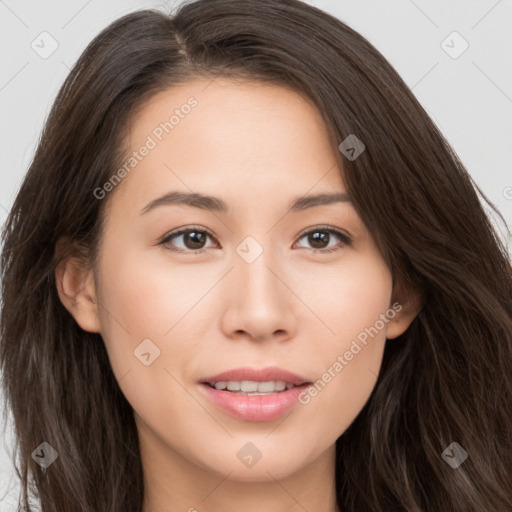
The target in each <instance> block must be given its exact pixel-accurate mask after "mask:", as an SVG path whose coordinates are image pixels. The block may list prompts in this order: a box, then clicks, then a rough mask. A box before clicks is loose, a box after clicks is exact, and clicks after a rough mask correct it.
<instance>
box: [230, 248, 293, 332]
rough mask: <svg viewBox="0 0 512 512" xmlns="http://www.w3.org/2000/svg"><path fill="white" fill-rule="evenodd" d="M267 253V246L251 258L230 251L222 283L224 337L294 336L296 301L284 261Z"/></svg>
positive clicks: (268, 251)
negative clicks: (228, 268)
mask: <svg viewBox="0 0 512 512" xmlns="http://www.w3.org/2000/svg"><path fill="white" fill-rule="evenodd" d="M270 256H271V251H270V250H268V249H267V250H263V252H262V254H260V255H259V257H257V258H256V259H255V260H254V261H252V262H251V261H250V260H245V259H244V258H243V257H239V255H238V254H235V255H234V258H233V267H234V268H233V269H232V270H231V272H230V273H229V275H228V276H227V279H226V281H225V283H224V286H225V290H224V294H225V295H224V296H225V297H226V300H225V304H224V305H223V307H224V309H223V313H222V318H221V328H222V330H223V332H224V334H225V335H226V337H228V338H231V339H240V338H247V339H250V340H254V341H264V340H268V339H276V340H280V341H284V340H286V339H289V338H292V337H293V336H295V332H296V328H297V315H296V308H297V302H299V301H298V300H297V298H296V296H295V295H294V292H293V290H292V288H293V283H291V281H292V279H291V276H290V273H289V272H288V273H287V272H286V269H285V265H284V264H283V263H282V262H278V261H277V258H276V257H272V258H271V257H270Z"/></svg>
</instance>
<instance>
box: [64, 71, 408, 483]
mask: <svg viewBox="0 0 512 512" xmlns="http://www.w3.org/2000/svg"><path fill="white" fill-rule="evenodd" d="M191 97H193V98H194V100H189V98H191ZM187 100H189V102H188V105H190V108H185V107H184V105H187ZM175 109H178V113H177V115H176V116H175V119H173V120H172V123H173V125H172V128H169V126H168V125H165V124H163V125H161V123H165V121H169V117H170V115H171V114H172V112H173V111H175ZM178 119H179V120H178ZM162 126H164V127H165V128H167V131H166V130H165V129H164V128H162ZM158 128H160V130H159V129H158ZM151 141H153V142H151ZM126 144H127V146H128V147H129V148H130V151H129V153H130V155H131V154H133V152H134V151H137V153H138V156H136V157H135V158H136V159H137V163H136V165H135V166H134V167H133V168H130V166H129V165H128V168H130V171H129V172H127V173H126V176H124V178H123V180H122V181H121V183H119V184H117V185H116V186H115V187H113V188H114V190H112V191H110V192H109V194H110V195H107V197H106V198H104V199H94V200H105V201H107V200H108V208H107V217H106V224H105V229H104V234H103V238H102V243H101V247H100V258H99V262H98V265H97V266H96V268H95V269H94V279H90V280H88V281H87V287H88V288H87V289H89V290H90V292H91V295H94V296H95V300H96V301H98V302H99V307H98V308H97V309H95V308H93V306H92V305H90V309H87V308H88V307H89V306H88V305H87V304H85V299H84V302H83V303H82V306H81V308H80V309H79V310H76V311H74V314H75V318H76V319H77V321H78V323H79V324H80V325H81V326H82V328H84V329H85V330H90V331H96V332H100V333H101V336H102V338H103V339H104V342H105V345H106V348H107V351H108V355H109V358H110V362H111V365H112V369H113V371H114V373H115V375H116V378H117V379H118V381H119V385H120V387H121V389H122V391H123V393H124V394H125V396H126V398H127V400H128V401H129V402H130V404H131V405H132V407H133V409H134V414H135V419H136V423H137V427H138V429H139V436H140V439H141V445H142V446H143V447H145V448H146V449H147V450H148V451H149V450H152V451H153V453H154V455H155V457H157V456H158V454H166V457H167V460H169V461H177V462H176V463H177V464H178V462H179V464H181V465H182V467H184V466H183V465H189V466H190V465H191V466H194V467H196V468H200V469H201V470H204V471H209V472H214V473H216V474H222V475H226V474H227V473H230V478H231V479H234V480H244V481H248V480H252V481H262V480H267V479H269V473H270V474H272V475H273V477H275V478H284V477H286V476H289V475H291V474H293V473H295V472H299V471H300V470H301V469H303V468H305V467H307V466H308V465H309V466H311V465H312V464H314V463H315V461H319V460H322V459H324V460H325V458H326V457H328V458H329V460H330V461H332V460H333V459H332V457H333V454H334V443H335V441H336V439H337V438H338V437H339V436H340V435H341V434H343V432H344V431H345V430H346V429H347V427H348V426H349V425H350V423H351V422H352V421H353V420H354V419H355V417H356V416H357V414H358V413H359V412H360V411H361V409H362V407H363V406H364V404H365V403H366V401H367V400H368V398H369V396H370V394H371V392H372V390H373V388H374V385H375V383H376V380H377V375H378V372H379V368H380V365H381V360H382V355H383V350H384V344H385V341H386V337H388V338H391V337H396V336H398V335H399V334H401V332H403V330H405V328H406V326H407V325H406V324H407V323H405V324H404V322H403V321H402V322H401V323H400V322H399V321H398V320H399V319H400V313H399V309H400V307H401V306H399V305H398V306H397V304H396V303H395V306H393V297H392V279H391V274H390V271H389V269H388V267H387V266H386V264H385V262H384V260H383V259H382V257H381V255H380V253H379V252H378V250H377V248H376V246H375V245H374V241H373V239H372V236H371V234H370V233H369V231H368V230H367V229H366V227H365V225H364V224H363V222H362V221H361V219H360V218H359V216H358V214H357V213H356V211H355V209H354V207H353V205H352V204H351V202H350V198H348V197H346V194H347V190H346V188H345V187H344V183H343V180H342V172H343V170H342V169H340V168H339V167H337V164H336V162H337V159H336V153H335V151H336V150H337V149H336V148H333V147H332V146H331V145H330V142H329V137H328V133H327V130H326V127H325V125H324V123H323V121H322V118H321V117H320V114H319V113H318V111H317V110H316V109H315V107H314V106H313V105H312V104H311V103H310V102H309V101H308V100H306V99H304V98H303V97H302V96H300V95H299V94H297V93H295V92H292V91H290V90H288V89H285V88H282V87H280V86H277V85H269V84H258V83H237V82H234V81H231V80H227V79H217V80H215V81H214V82H213V83H210V82H209V81H202V80H197V81H192V82H189V83H187V84H184V85H181V86H178V87H174V88H172V89H169V90H167V91H165V92H162V93H159V94H158V95H156V96H155V97H153V98H152V100H151V101H150V102H149V103H147V104H146V105H145V106H144V108H143V109H142V110H141V111H140V112H139V113H138V115H137V117H136V118H134V119H133V125H132V128H131V131H130V135H129V136H128V138H127V140H126ZM144 145H146V147H147V148H149V149H148V150H147V151H144V150H141V149H140V148H141V147H142V146H144ZM142 153H145V155H144V156H142V155H141V154H142ZM132 163H133V162H132ZM106 188H108V187H106ZM192 193H194V194H200V195H204V196H210V197H212V198H216V199H214V200H211V199H210V200H204V199H203V200H200V199H199V198H198V197H196V198H193V197H192V198H190V197H189V200H188V201H187V200H186V195H188V194H192ZM168 194H171V195H168ZM172 194H174V195H172ZM179 194H181V196H180V195H179ZM166 195H168V196H167V197H165V196H166ZM318 195H326V197H327V196H329V197H332V198H333V199H332V198H331V200H330V201H324V202H323V203H322V201H320V200H318V201H315V200H308V198H309V197H312V196H318ZM335 195H336V196H337V197H334V196H335ZM324 199H325V198H324ZM156 200H157V201H156ZM91 304H92V301H91ZM236 370H238V372H236ZM229 371H235V373H231V374H228V375H221V374H222V373H224V372H229ZM242 381H243V382H242ZM276 381H277V384H276ZM280 381H282V383H281V382H280ZM206 382H209V384H207V383H206ZM268 382H271V384H268ZM301 382H302V383H305V384H303V385H300V384H301ZM223 383H224V384H223ZM264 383H267V384H264ZM283 383H284V384H283ZM308 383H309V384H308ZM215 384H217V386H216V387H218V388H221V389H219V390H215V389H214V388H213V387H212V385H213V386H215ZM286 384H288V385H286ZM292 384H293V387H291V385H292ZM225 386H228V388H229V389H228V390H222V388H224V387H225ZM238 386H241V388H238ZM283 386H284V387H285V390H284V391H281V388H282V387H283ZM237 388H238V389H239V392H240V393H243V394H239V392H237ZM288 388H290V389H288ZM315 390H316V391H315ZM256 392H259V393H263V394H257V395H256V394H251V393H256ZM258 459H259V460H258ZM254 461H256V462H254ZM169 464H172V462H169Z"/></svg>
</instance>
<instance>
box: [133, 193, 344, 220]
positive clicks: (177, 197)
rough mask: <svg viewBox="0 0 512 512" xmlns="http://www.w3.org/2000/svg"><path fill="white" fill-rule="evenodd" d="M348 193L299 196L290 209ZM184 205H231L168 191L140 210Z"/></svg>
mask: <svg viewBox="0 0 512 512" xmlns="http://www.w3.org/2000/svg"><path fill="white" fill-rule="evenodd" d="M349 202H350V198H349V196H348V194H344V193H341V192H337V193H334V194H325V193H324V194H316V195H310V196H302V197H297V198H295V199H294V200H292V202H291V204H290V206H289V211H291V212H299V211H303V210H306V209H308V208H315V207H317V206H326V205H330V204H334V203H349ZM172 205H183V206H190V207H193V208H200V209H202V210H208V211H212V212H219V213H227V212H228V211H229V207H228V205H227V203H226V202H225V201H223V200H222V199H220V198H218V197H212V196H207V195H203V194H198V193H188V192H168V193H167V194H164V195H163V196H161V197H158V198H156V199H154V200H153V201H151V202H149V203H148V204H147V205H146V206H145V207H144V208H143V209H142V210H141V212H140V214H141V215H143V214H145V213H147V212H149V211H151V210H154V209H155V208H157V207H159V206H172Z"/></svg>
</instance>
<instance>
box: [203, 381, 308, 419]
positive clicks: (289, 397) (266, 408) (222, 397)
mask: <svg viewBox="0 0 512 512" xmlns="http://www.w3.org/2000/svg"><path fill="white" fill-rule="evenodd" d="M308 386H309V384H303V385H302V386H296V387H293V388H291V389H287V390H285V391H280V392H279V393H272V394H270V395H254V396H251V395H237V394H235V393H231V392H229V391H220V390H218V389H215V388H212V387H211V386H209V385H208V384H200V388H201V389H202V390H203V393H205V394H206V396H207V397H208V398H209V399H210V400H211V401H212V402H213V403H214V404H215V405H216V406H217V407H219V408H220V409H222V410H223V411H225V412H227V413H228V414H230V415H231V416H234V417H235V418H237V419H239V420H246V421H272V420H275V419H277V418H279V417H280V416H282V415H283V414H285V413H287V412H288V411H290V410H291V409H292V408H293V406H294V405H295V404H297V401H298V396H299V395H300V393H301V392H302V391H304V390H305V389H306V388H307V387H308Z"/></svg>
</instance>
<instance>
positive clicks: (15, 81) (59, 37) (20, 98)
mask: <svg viewBox="0 0 512 512" xmlns="http://www.w3.org/2000/svg"><path fill="white" fill-rule="evenodd" d="M178 3H179V2H166V3H165V2H157V1H150V0H146V1H144V0H124V1H121V0H108V1H103V2H100V1H99V0H89V1H86V0H72V1H70V0H68V1H64V0H60V1H59V0H52V1H45V2H36V1H35V0H33V1H26V0H25V1H15V0H0V52H1V55H0V59H1V62H2V66H1V68H0V112H1V115H0V155H1V159H0V223H3V221H4V220H5V217H6V214H7V211H8V210H9V208H10V206H11V204H12V202H13V200H14V197H15V194H16V191H17V189H18V187H19V185H20V183H21V179H22V177H23V175H24V173H25V172H26V170H27V168H28V165H29V164H30V160H31V158H32V155H33V152H34V149H35V145H36V144H37V140H38V137H39V133H40V130H41V128H42V124H43V121H44V119H45V117H46V115H47V114H48V112H49V108H50V106H51V103H52V101H53V99H54V97H55V95H56V93H57V89H58V87H59V86H60V84H61V83H62V82H63V80H64V79H65V77H66V75H67V73H68V72H69V69H70V67H71V66H72V65H73V63H74V62H75V61H76V59H77V58H78V56H79V55H80V53H81V52H82V51H83V49H84V48H85V46H86V45H87V43H88V42H89V41H90V40H91V39H92V38H93V37H94V36H95V35H96V34H97V33H98V32H99V31H100V30H101V29H102V28H104V27H105V26H106V25H108V24H109V23H110V22H112V21H113V20H115V19H116V18H118V17H120V16H122V15H124V14H126V13H128V12H131V11H134V10H138V9H142V8H150V7H158V8H160V9H161V10H163V11H165V12H169V11H170V10H171V9H173V8H174V7H175V5H177V4H178ZM308 3H310V4H312V5H315V6H317V7H320V8H321V9H324V10H325V11H328V12H330V13H331V14H333V15H335V16H336V17H338V18H340V19H341V20H342V21H344V22H346V23H347V24H348V25H350V26H351V27H352V28H354V29H355V30H357V31H358V32H360V33H361V34H362V35H364V36H365V37H366V38H367V39H368V40H369V41H370V42H371V43H372V44H373V45H374V46H376V47H377V49H378V50H380V51H381V53H383V54H384V56H385V57H386V58H387V59H388V60H389V61H390V62H391V64H392V65H393V66H394V67H395V68H396V69H397V71H398V72H399V73H400V75H401V76H402V78H403V79H404V80H405V82H406V83H407V84H408V85H409V87H411V89H412V90H413V92H414V94H415V95H416V97H417V98H418V100H419V101H420V102H421V103H422V105H423V106H424V107H425V109H426V110H427V112H428V113H429V114H430V116H431V117H432V119H433V120H434V122H435V123H436V124H437V126H438V127H439V128H440V130H441V131H442V132H443V133H444V134H445V136H446V137H447V139H448V141H449V142H450V143H451V144H452V146H453V147H454V149H455V151H456V152H457V153H458V155H459V156H460V158H461V160H462V162H463V163H464V164H465V165H466V167H467V169H468V171H469V172H470V173H471V175H472V176H473V178H474V179H475V180H476V182H477V184H478V185H479V186H480V188H481V189H482V190H483V192H484V193H485V194H486V195H487V197H488V198H489V199H490V200H491V201H492V202H493V203H494V204H495V205H496V206H497V207H498V208H499V210H500V211H501V212H502V214H503V216H504V217H505V219H506V221H507V222H508V224H509V226H512V222H511V221H512V169H511V167H512V159H511V156H512V31H511V30H510V27H512V0H499V1H496V0H471V1H469V0H449V1H447V0H430V1H427V0H389V1H386V2H380V1H378V0H311V1H308ZM454 31H456V32H458V34H460V36H458V35H455V36H454V35H453V34H452V33H453V32H454ZM43 32H47V33H48V34H49V36H48V35H41V34H42V33H43ZM443 41H445V42H444V43H443ZM464 41H466V42H467V44H468V45H469V46H468V48H467V49H466V50H465V51H464V52H463V53H461V54H460V55H457V54H458V53H459V52H460V50H462V49H463V48H464V46H465V45H466V43H465V42H464ZM52 45H53V46H55V45H58V47H57V48H56V50H55V51H54V52H53V53H52V54H51V55H49V56H47V55H45V54H44V52H49V51H50V50H52ZM450 54H451V55H450ZM43 57H46V58H43ZM486 210H488V211H489V209H488V208H487V207H486ZM493 220H494V218H493ZM497 227H498V229H499V232H500V233H501V236H502V238H503V239H504V240H505V242H506V243H507V244H508V247H509V251H510V250H512V244H511V241H510V239H508V237H507V236H506V235H505V231H504V229H503V227H502V226H501V225H500V224H497ZM1 438H2V443H1V444H0V502H1V505H0V509H1V510H2V512H4V511H5V512H9V511H11V510H12V511H14V510H15V507H14V503H15V497H16V496H17V486H16V481H15V479H14V478H13V468H12V465H11V462H10V458H11V454H12V447H13V441H12V432H11V428H10V424H8V429H7V432H5V433H4V432H3V433H2V436H1Z"/></svg>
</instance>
